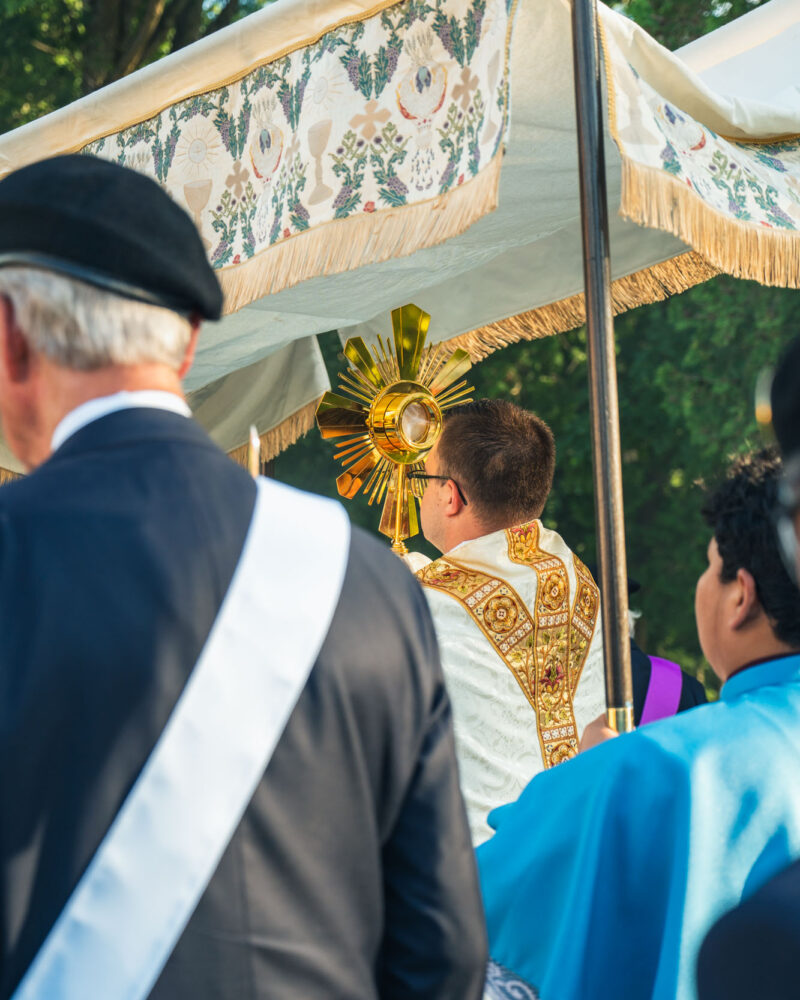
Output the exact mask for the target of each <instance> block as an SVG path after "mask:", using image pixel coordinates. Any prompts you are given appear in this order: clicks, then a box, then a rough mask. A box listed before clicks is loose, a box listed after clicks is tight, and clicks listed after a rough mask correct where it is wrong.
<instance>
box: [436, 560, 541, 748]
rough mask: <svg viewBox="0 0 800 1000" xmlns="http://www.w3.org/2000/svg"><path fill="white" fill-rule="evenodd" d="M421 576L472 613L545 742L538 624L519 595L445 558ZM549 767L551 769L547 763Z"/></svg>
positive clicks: (507, 587)
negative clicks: (535, 641) (540, 702)
mask: <svg viewBox="0 0 800 1000" xmlns="http://www.w3.org/2000/svg"><path fill="white" fill-rule="evenodd" d="M417 577H418V579H419V581H420V583H421V584H422V585H423V586H424V587H430V588H431V589H433V590H441V591H444V593H446V594H449V595H450V596H451V597H454V598H455V599H456V600H457V601H458V602H459V603H460V604H462V605H463V606H464V608H465V609H466V611H468V612H469V614H470V616H471V617H472V619H473V621H474V622H475V624H476V625H477V626H478V627H479V628H480V630H481V632H483V634H484V635H485V636H486V638H487V639H488V640H489V642H490V643H491V644H492V645H493V646H494V648H495V650H496V651H497V653H498V654H499V655H500V657H501V659H502V660H503V662H504V663H505V664H506V666H507V667H508V668H509V670H510V671H511V673H512V674H513V675H514V677H515V678H516V680H517V683H518V684H519V686H520V687H521V688H522V692H523V694H524V695H525V697H526V698H527V699H528V701H529V702H530V704H531V707H532V708H533V710H534V713H535V715H536V718H537V728H538V729H539V739H540V742H541V726H540V725H539V724H538V717H539V712H538V707H537V697H536V672H535V670H534V669H533V664H534V659H533V653H532V645H533V633H534V625H533V621H532V620H531V616H530V615H529V614H528V609H527V608H526V607H525V602H524V601H523V600H522V598H521V597H520V596H519V594H518V593H517V592H516V591H515V590H514V588H513V587H511V586H509V584H507V583H505V581H503V580H500V579H497V578H496V577H492V576H489V575H488V574H486V573H479V572H477V571H476V570H472V569H468V568H467V567H466V566H461V565H459V564H458V563H456V562H453V561H451V560H449V559H445V558H441V559H437V560H436V561H435V562H432V563H429V564H428V565H427V566H423V568H422V569H421V570H419V571H418V572H417ZM545 766H549V764H548V763H547V761H545Z"/></svg>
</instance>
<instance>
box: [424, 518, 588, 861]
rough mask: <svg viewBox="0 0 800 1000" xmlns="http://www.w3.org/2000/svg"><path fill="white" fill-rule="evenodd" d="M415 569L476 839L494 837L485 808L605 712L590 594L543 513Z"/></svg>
mask: <svg viewBox="0 0 800 1000" xmlns="http://www.w3.org/2000/svg"><path fill="white" fill-rule="evenodd" d="M412 559H413V560H414V563H416V566H417V567H418V566H419V559H420V557H419V556H415V557H412ZM412 559H409V562H412ZM412 565H413V563H412ZM417 577H418V578H419V580H420V582H421V583H422V584H423V587H424V588H425V594H426V596H427V598H428V603H429V605H430V609H431V613H432V615H433V620H434V624H435V626H436V634H437V636H438V639H439V646H440V649H441V655H442V665H443V668H444V674H445V679H446V681H447V688H448V691H449V694H450V700H451V702H452V705H453V721H454V728H455V738H456V751H457V754H458V763H459V769H460V773H461V788H462V791H463V793H464V799H465V801H466V805H467V815H468V817H469V824H470V829H471V831H472V839H473V842H474V843H475V845H477V844H480V843H482V842H483V841H484V840H486V839H487V838H488V837H489V836H490V835H491V832H492V831H491V829H490V828H489V826H488V825H487V822H486V817H487V815H488V813H489V812H490V810H492V809H494V808H495V807H496V806H500V805H504V804H505V803H507V802H513V801H514V800H515V799H516V798H517V797H518V796H519V794H520V792H521V791H522V789H523V788H524V787H525V786H526V785H527V783H528V782H529V781H530V779H531V778H532V777H533V775H534V774H537V773H538V772H539V771H542V770H544V769H545V768H547V767H552V766H553V765H554V764H557V763H559V762H560V761H562V760H567V759H569V758H570V757H573V756H575V754H576V753H577V751H578V742H579V740H580V737H581V734H582V733H583V729H584V727H585V726H586V725H587V723H589V722H591V721H592V720H593V719H595V718H596V717H597V716H598V715H600V713H601V712H604V711H605V708H606V702H605V687H604V679H603V648H602V635H601V632H602V630H601V625H600V599H599V591H598V589H597V586H596V584H595V582H594V580H593V579H592V577H591V574H590V573H589V571H588V570H587V569H586V567H585V566H584V565H583V563H581V561H580V560H579V559H578V557H577V556H575V555H574V554H573V553H572V552H571V551H570V549H569V548H568V547H567V545H566V544H565V543H564V541H563V539H562V538H561V536H560V535H558V534H556V532H554V531H548V530H547V529H546V528H544V527H543V525H542V523H541V521H530V522H528V523H527V524H523V525H519V526H517V527H514V528H510V529H507V530H501V531H495V532H493V533H492V534H490V535H484V536H483V537H482V538H476V539H474V540H472V541H468V542H463V543H462V544H461V545H458V546H456V548H455V549H452V550H451V551H450V552H448V553H447V554H446V555H444V556H442V558H441V559H437V560H436V561H435V562H431V563H428V564H427V565H425V566H422V567H421V568H419V569H418V570H417Z"/></svg>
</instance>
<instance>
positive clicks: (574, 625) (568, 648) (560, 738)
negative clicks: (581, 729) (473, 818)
mask: <svg viewBox="0 0 800 1000" xmlns="http://www.w3.org/2000/svg"><path fill="white" fill-rule="evenodd" d="M506 538H507V541H508V555H509V558H510V559H511V561H512V562H515V563H520V564H522V565H525V566H530V567H531V569H533V570H534V571H535V573H536V575H537V583H538V587H537V598H536V608H535V609H534V614H533V616H531V613H530V612H529V610H528V608H527V607H526V606H525V603H524V601H523V600H522V598H521V597H520V596H519V594H518V593H517V592H516V591H515V590H514V588H513V587H511V586H510V585H509V584H508V583H506V582H505V581H504V580H501V579H499V578H496V577H492V576H490V575H488V574H486V573H480V572H478V571H476V570H472V569H470V568H468V567H466V566H462V565H460V564H459V563H457V562H455V561H454V560H451V559H446V558H441V559H437V560H436V562H433V563H430V564H429V565H428V566H425V567H423V569H421V570H420V571H419V572H418V573H417V576H418V578H419V580H420V582H421V583H422V584H423V586H425V587H430V588H432V589H434V590H441V591H443V592H445V593H447V594H450V596H451V597H454V598H455V599H456V600H457V601H459V603H460V604H462V605H463V607H464V608H465V609H466V611H467V612H468V613H469V615H470V616H471V617H472V619H473V620H474V621H475V623H476V624H477V625H478V627H479V628H480V629H481V631H482V632H483V634H484V635H485V636H486V638H487V639H488V640H489V641H490V642H491V644H492V646H493V647H494V648H495V650H496V651H497V653H498V654H499V656H500V657H501V658H502V660H503V662H504V663H505V664H506V666H507V667H508V668H509V670H510V671H511V673H512V674H513V675H514V677H515V678H516V680H517V683H518V684H519V686H520V688H521V689H522V691H523V693H524V695H525V697H526V698H527V699H528V701H529V703H530V705H531V707H532V708H533V710H534V713H535V718H536V728H537V733H538V736H539V743H540V746H541V749H542V760H543V763H544V766H545V767H546V768H547V767H552V766H553V765H554V764H558V763H560V762H561V761H562V760H567V759H569V758H570V757H574V756H575V754H576V753H577V752H578V730H577V726H576V723H575V713H574V710H573V703H572V702H573V696H574V694H575V689H576V688H577V686H578V680H579V679H580V675H581V671H582V670H583V665H584V663H585V662H586V657H587V655H588V652H589V646H590V643H591V639H592V636H593V634H594V629H595V625H596V622H597V615H598V610H599V606H600V600H599V591H598V589H597V587H596V586H595V583H594V580H592V577H591V574H590V573H589V571H588V570H587V569H586V567H585V566H584V565H583V563H582V562H581V561H580V560H579V559H578V558H577V557H576V558H575V573H576V577H577V588H576V589H577V594H576V596H575V602H574V605H573V607H572V610H571V611H570V586H569V576H568V575H567V569H566V566H565V565H564V562H563V561H562V560H561V559H559V558H558V557H557V556H554V555H552V554H550V553H548V552H544V551H543V550H542V549H540V547H539V525H538V523H537V522H535V521H534V522H531V523H530V524H523V525H520V526H519V527H515V528H511V529H509V530H507V531H506Z"/></svg>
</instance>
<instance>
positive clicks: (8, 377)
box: [0, 295, 31, 385]
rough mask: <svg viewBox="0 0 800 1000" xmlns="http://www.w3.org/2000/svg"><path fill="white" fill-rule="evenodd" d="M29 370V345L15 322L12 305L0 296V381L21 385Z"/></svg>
mask: <svg viewBox="0 0 800 1000" xmlns="http://www.w3.org/2000/svg"><path fill="white" fill-rule="evenodd" d="M30 368H31V349H30V345H29V343H28V340H27V337H26V336H25V334H24V333H23V332H22V330H21V329H20V326H19V324H18V322H17V318H16V314H15V312H14V305H13V303H12V301H11V299H9V298H8V297H7V296H6V295H0V379H2V383H4V384H6V385H8V384H12V385H14V384H19V383H22V382H24V381H25V380H26V379H27V378H28V375H29V373H30Z"/></svg>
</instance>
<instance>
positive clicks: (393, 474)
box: [317, 305, 473, 555]
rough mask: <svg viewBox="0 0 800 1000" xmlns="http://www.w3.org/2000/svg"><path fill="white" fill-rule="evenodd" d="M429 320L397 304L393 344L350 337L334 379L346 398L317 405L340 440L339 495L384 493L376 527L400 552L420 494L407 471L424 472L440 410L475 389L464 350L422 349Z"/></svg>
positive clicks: (414, 526) (321, 420) (321, 421)
mask: <svg viewBox="0 0 800 1000" xmlns="http://www.w3.org/2000/svg"><path fill="white" fill-rule="evenodd" d="M430 319H431V318H430V316H429V315H428V313H426V312H423V310H422V309H420V308H419V307H418V306H414V305H407V306H402V307H401V308H400V309H395V310H394V311H393V312H392V329H393V331H394V344H393V345H392V344H390V343H389V342H388V341H387V342H386V343H384V341H383V339H382V338H381V337H378V347H377V348H374V347H373V348H372V349H370V348H368V347H367V345H366V344H365V343H364V341H363V339H362V338H361V337H353V338H352V339H350V340H348V341H347V343H346V344H345V345H344V354H345V357H346V358H347V360H348V361H349V362H350V367H349V368H348V370H347V371H346V372H343V373H341V374H340V376H339V377H340V378H341V380H342V381H341V382H340V383H339V388H340V389H341V391H342V393H345V394H346V395H340V394H339V393H336V392H326V393H325V395H324V396H323V397H322V399H321V400H320V404H319V406H318V407H317V424H318V425H319V429H320V433H321V434H322V436H323V437H324V438H326V439H334V438H336V439H340V440H337V441H336V449H337V450H336V452H335V454H334V456H333V457H334V458H336V459H339V460H340V461H341V462H342V465H343V466H344V468H345V471H344V472H343V473H342V474H341V475H340V476H339V478H338V479H337V480H336V486H337V488H338V490H339V494H340V495H341V496H343V497H347V498H348V499H350V498H352V497H354V496H355V495H356V494H357V493H358V492H359V490H360V489H362V488H363V490H364V492H365V493H367V494H368V495H369V500H368V503H370V504H372V503H380V502H381V501H382V500H384V498H385V501H384V505H383V514H382V516H381V524H380V530H381V531H382V532H383V534H384V535H388V536H389V537H390V538H391V539H392V548H393V549H394V550H395V552H398V553H400V554H401V555H402V554H405V553H406V552H407V551H408V550H407V549H406V547H405V545H404V544H403V539H404V538H409V537H410V536H411V535H416V533H417V532H418V531H419V524H418V521H417V507H416V504H415V503H414V499H413V498H414V497H415V496H416V497H421V496H422V492H423V486H422V481H421V480H419V479H409V478H408V476H407V472H408V471H409V470H412V469H413V470H417V471H422V470H423V464H422V459H424V458H425V456H426V455H427V454H428V452H429V451H430V450H431V448H432V447H433V446H434V444H436V440H437V438H438V437H439V435H440V434H441V431H442V413H443V411H445V410H447V409H448V408H449V407H451V406H456V405H458V404H459V403H464V402H467V399H466V397H467V395H468V394H469V393H470V392H472V391H473V390H472V387H471V386H468V385H467V382H466V379H464V378H463V376H464V375H465V374H466V373H467V372H468V371H469V368H470V366H471V362H470V359H469V355H468V354H467V352H466V351H462V350H455V351H450V350H448V349H447V348H446V347H444V346H443V345H441V344H439V345H437V346H435V347H433V346H431V347H427V348H426V347H425V337H426V335H427V332H428V325H429V323H430ZM398 498H399V502H398Z"/></svg>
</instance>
